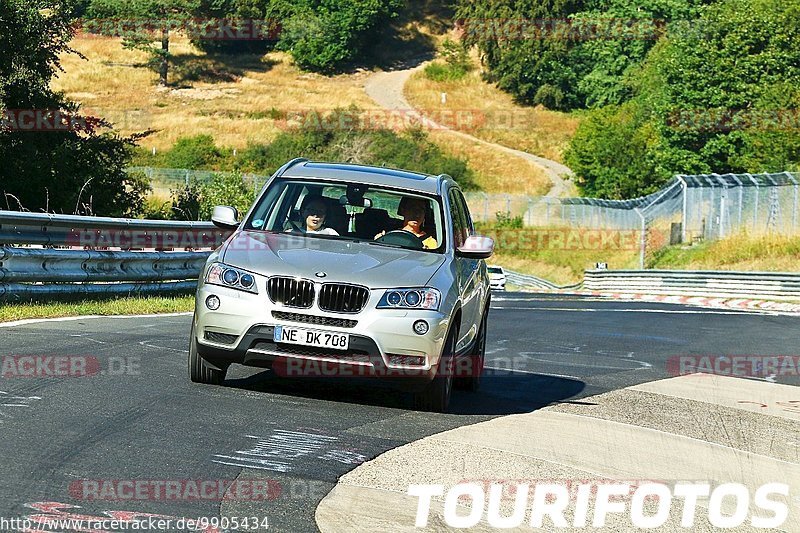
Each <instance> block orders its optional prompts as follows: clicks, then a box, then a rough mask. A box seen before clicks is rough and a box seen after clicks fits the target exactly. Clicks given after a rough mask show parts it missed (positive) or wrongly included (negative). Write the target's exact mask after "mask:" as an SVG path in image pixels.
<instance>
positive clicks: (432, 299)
mask: <svg viewBox="0 0 800 533" xmlns="http://www.w3.org/2000/svg"><path fill="white" fill-rule="evenodd" d="M441 301H442V293H440V292H439V291H438V290H436V289H432V288H430V287H422V288H418V289H389V290H387V291H386V292H385V293H384V294H383V297H382V298H381V301H380V302H378V309H428V310H431V311H438V310H439V303H441Z"/></svg>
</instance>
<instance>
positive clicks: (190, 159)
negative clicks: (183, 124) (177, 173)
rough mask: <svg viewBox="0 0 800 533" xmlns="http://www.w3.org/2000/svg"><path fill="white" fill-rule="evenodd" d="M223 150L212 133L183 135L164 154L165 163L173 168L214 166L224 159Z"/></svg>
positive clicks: (206, 167)
mask: <svg viewBox="0 0 800 533" xmlns="http://www.w3.org/2000/svg"><path fill="white" fill-rule="evenodd" d="M222 157H223V156H222V151H221V150H220V149H219V148H217V146H216V145H215V144H214V137H212V136H211V135H197V136H195V137H182V138H180V139H178V141H177V142H176V143H175V145H174V146H173V147H172V149H170V150H169V151H168V152H166V153H165V154H164V159H163V161H164V164H165V165H166V166H168V167H172V168H188V169H208V168H214V167H215V165H217V164H218V163H219V162H220V160H221V159H222Z"/></svg>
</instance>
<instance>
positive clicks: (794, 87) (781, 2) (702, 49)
mask: <svg viewBox="0 0 800 533" xmlns="http://www.w3.org/2000/svg"><path fill="white" fill-rule="evenodd" d="M798 31H800V0H723V1H721V2H719V3H718V4H715V5H711V6H707V7H705V8H703V9H702V10H701V16H700V18H698V19H697V20H696V21H694V22H693V23H692V24H688V23H687V24H676V25H673V26H671V27H670V28H669V33H668V35H667V38H666V39H664V40H662V41H661V42H659V43H658V45H657V46H656V47H655V48H653V50H651V51H650V53H649V54H648V56H647V59H646V61H645V63H644V64H643V66H642V68H641V70H640V71H639V72H638V73H637V74H636V75H635V76H634V77H633V80H634V84H633V88H634V96H633V99H632V100H630V101H629V102H627V103H626V104H624V105H623V106H621V107H617V106H609V107H606V108H603V109H598V110H595V111H593V112H591V113H590V114H589V115H588V117H587V119H586V120H585V121H584V123H583V124H582V125H581V126H580V127H579V129H578V132H577V134H576V135H575V137H574V138H573V139H572V141H571V144H570V147H569V149H568V150H567V153H566V160H567V162H568V164H570V166H572V168H573V169H574V170H575V171H576V173H577V175H578V183H579V185H580V186H581V187H582V189H583V191H584V192H585V193H586V194H591V195H600V196H607V197H611V198H621V197H630V196H638V195H640V194H646V193H649V192H652V191H653V189H654V187H657V186H658V185H660V184H662V183H663V182H664V181H665V180H666V179H668V178H669V176H671V175H674V174H706V173H712V172H716V173H720V174H723V173H728V172H734V173H745V172H781V171H784V170H794V169H797V168H798V165H800V120H798V117H800V48H798V47H797V46H796V44H795V42H796V35H797V34H798Z"/></svg>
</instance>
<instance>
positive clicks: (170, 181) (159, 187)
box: [127, 167, 269, 197]
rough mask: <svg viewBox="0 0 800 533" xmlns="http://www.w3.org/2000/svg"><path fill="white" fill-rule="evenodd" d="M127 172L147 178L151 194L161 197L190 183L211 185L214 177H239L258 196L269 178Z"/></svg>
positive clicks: (181, 171) (168, 170) (173, 171)
mask: <svg viewBox="0 0 800 533" xmlns="http://www.w3.org/2000/svg"><path fill="white" fill-rule="evenodd" d="M127 170H128V172H139V173H142V174H144V175H145V176H147V179H149V180H150V186H151V187H152V188H153V192H154V193H155V194H157V195H161V196H169V195H170V193H171V192H172V191H174V190H178V189H182V188H184V187H188V186H189V185H190V184H192V183H211V181H212V180H213V179H214V176H216V175H234V174H236V175H241V176H242V181H244V183H245V184H246V185H247V186H248V188H251V189H252V190H253V196H254V197H255V196H256V195H257V194H258V191H260V190H261V187H263V186H264V184H265V183H266V182H267V180H268V179H269V176H260V175H257V174H247V173H245V174H242V173H234V172H212V171H209V170H187V169H184V168H154V167H128V169H127Z"/></svg>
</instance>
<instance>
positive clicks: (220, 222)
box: [211, 205, 239, 229]
mask: <svg viewBox="0 0 800 533" xmlns="http://www.w3.org/2000/svg"><path fill="white" fill-rule="evenodd" d="M238 218H239V213H238V212H237V211H236V209H235V208H233V207H228V206H227V205H218V206H216V207H215V208H214V211H213V213H212V214H211V222H213V223H214V225H215V226H217V227H218V228H221V229H236V228H238V227H239V221H238V220H237V219H238Z"/></svg>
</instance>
